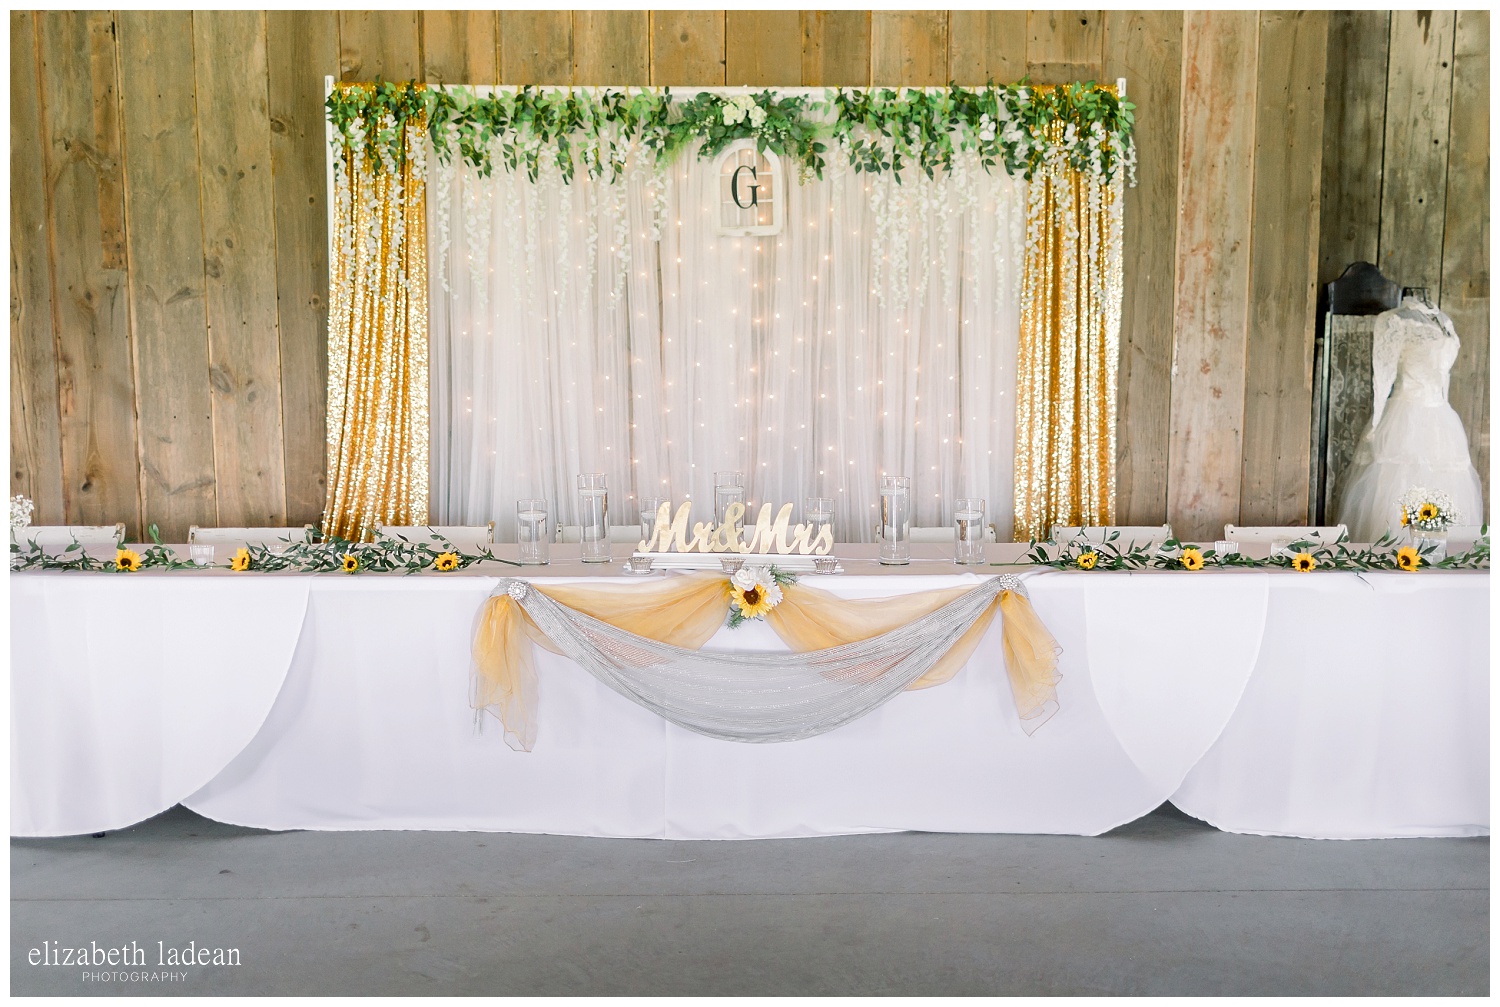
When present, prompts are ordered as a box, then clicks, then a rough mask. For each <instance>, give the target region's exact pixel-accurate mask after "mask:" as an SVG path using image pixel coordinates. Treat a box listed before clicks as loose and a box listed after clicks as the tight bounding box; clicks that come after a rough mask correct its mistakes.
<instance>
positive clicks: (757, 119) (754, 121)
mask: <svg viewBox="0 0 1500 1007" xmlns="http://www.w3.org/2000/svg"><path fill="white" fill-rule="evenodd" d="M765 121H766V110H765V109H763V108H761V107H760V106H759V105H756V106H754V107H752V108H751V109H750V125H752V126H755V127H757V128H758V127H759V126H760V125H761V123H763V122H765Z"/></svg>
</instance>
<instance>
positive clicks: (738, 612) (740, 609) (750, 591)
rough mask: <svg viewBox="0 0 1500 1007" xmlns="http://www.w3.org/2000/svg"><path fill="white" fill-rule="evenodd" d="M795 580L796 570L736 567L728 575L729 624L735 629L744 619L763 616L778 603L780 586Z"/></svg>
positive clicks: (780, 591)
mask: <svg viewBox="0 0 1500 1007" xmlns="http://www.w3.org/2000/svg"><path fill="white" fill-rule="evenodd" d="M795 583H797V576H796V575H795V574H792V573H788V572H787V571H786V570H782V569H780V568H778V567H774V566H772V567H758V566H747V567H742V568H740V569H739V570H736V571H735V573H734V576H732V577H730V578H729V628H730V629H738V628H739V627H740V626H741V625H743V624H744V623H745V622H746V621H747V620H750V619H761V618H764V617H765V614H766V613H767V612H769V611H771V609H773V608H775V607H776V606H777V605H779V604H781V598H782V588H786V587H791V586H792V585H793V584H795Z"/></svg>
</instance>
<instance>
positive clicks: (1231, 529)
mask: <svg viewBox="0 0 1500 1007" xmlns="http://www.w3.org/2000/svg"><path fill="white" fill-rule="evenodd" d="M1347 534H1349V528H1348V526H1346V525H1341V524H1335V525H1289V526H1287V527H1284V528H1281V527H1275V526H1271V525H1235V524H1226V525H1225V526H1224V540H1225V541H1226V542H1233V543H1235V544H1236V545H1272V546H1274V545H1290V544H1291V543H1293V542H1305V541H1315V542H1321V543H1322V544H1324V545H1332V544H1333V543H1335V542H1337V541H1338V540H1339V538H1340V537H1341V536H1344V535H1347Z"/></svg>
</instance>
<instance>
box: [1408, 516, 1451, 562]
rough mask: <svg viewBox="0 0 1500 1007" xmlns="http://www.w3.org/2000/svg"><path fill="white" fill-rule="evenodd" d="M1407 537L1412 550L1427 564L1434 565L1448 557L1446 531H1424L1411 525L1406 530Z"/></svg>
mask: <svg viewBox="0 0 1500 1007" xmlns="http://www.w3.org/2000/svg"><path fill="white" fill-rule="evenodd" d="M1406 534H1407V537H1408V538H1409V539H1410V540H1411V545H1412V548H1413V549H1415V550H1417V552H1418V554H1420V555H1421V557H1422V558H1423V559H1425V560H1426V561H1427V562H1429V563H1436V562H1437V561H1438V560H1441V559H1445V558H1446V557H1447V555H1448V529H1446V528H1444V529H1443V530H1442V531H1425V530H1423V529H1421V528H1418V527H1417V526H1416V525H1412V526H1410V527H1409V528H1407V530H1406Z"/></svg>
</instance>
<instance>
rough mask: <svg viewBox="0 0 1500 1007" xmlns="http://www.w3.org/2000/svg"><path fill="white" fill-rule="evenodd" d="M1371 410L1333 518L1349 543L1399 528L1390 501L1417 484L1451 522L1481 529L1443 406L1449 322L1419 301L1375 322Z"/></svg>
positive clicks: (1462, 447)
mask: <svg viewBox="0 0 1500 1007" xmlns="http://www.w3.org/2000/svg"><path fill="white" fill-rule="evenodd" d="M1370 356H1371V364H1372V367H1371V370H1372V372H1373V376H1374V385H1375V398H1374V409H1373V411H1372V412H1371V415H1370V426H1369V427H1368V429H1366V430H1365V433H1364V436H1363V437H1361V438H1360V441H1359V445H1358V447H1356V448H1355V451H1354V458H1353V460H1352V461H1351V462H1350V463H1349V471H1348V475H1347V476H1346V477H1345V481H1344V491H1343V493H1342V495H1341V498H1340V507H1339V515H1338V520H1339V521H1341V522H1343V523H1344V524H1346V525H1348V526H1349V537H1350V538H1351V539H1352V540H1353V541H1355V542H1374V541H1375V540H1377V539H1379V538H1380V536H1381V535H1383V534H1385V533H1386V532H1387V531H1397V532H1399V531H1400V530H1401V508H1400V507H1399V506H1398V504H1397V502H1396V501H1397V500H1398V499H1399V498H1400V497H1401V495H1402V494H1404V493H1405V492H1407V491H1408V490H1410V489H1413V488H1415V487H1418V486H1421V487H1424V488H1427V489H1432V490H1440V491H1442V492H1444V493H1447V494H1448V496H1449V497H1450V498H1451V499H1452V501H1453V505H1454V509H1455V510H1456V511H1457V512H1458V513H1457V523H1460V524H1480V523H1483V521H1484V503H1483V500H1484V498H1483V496H1482V493H1481V490H1480V485H1479V473H1477V472H1475V471H1474V466H1473V465H1472V464H1471V463H1470V461H1469V441H1468V438H1467V436H1465V434H1464V426H1463V421H1462V420H1460V419H1459V418H1458V414H1457V413H1456V412H1454V411H1453V407H1452V406H1450V405H1449V404H1448V373H1449V371H1450V370H1451V369H1452V367H1453V361H1454V360H1455V359H1457V357H1458V333H1457V332H1455V331H1454V329H1453V321H1452V320H1451V319H1450V318H1449V317H1448V316H1447V315H1445V314H1444V313H1443V312H1442V311H1440V310H1439V309H1437V308H1436V307H1434V306H1433V305H1431V304H1429V303H1427V301H1426V300H1425V298H1422V297H1414V296H1410V295H1408V296H1406V297H1403V298H1402V300H1401V306H1400V307H1398V308H1393V309H1391V310H1390V311H1385V312H1382V313H1381V314H1380V315H1378V316H1376V318H1375V341H1374V344H1373V346H1372V348H1371V354H1370Z"/></svg>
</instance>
